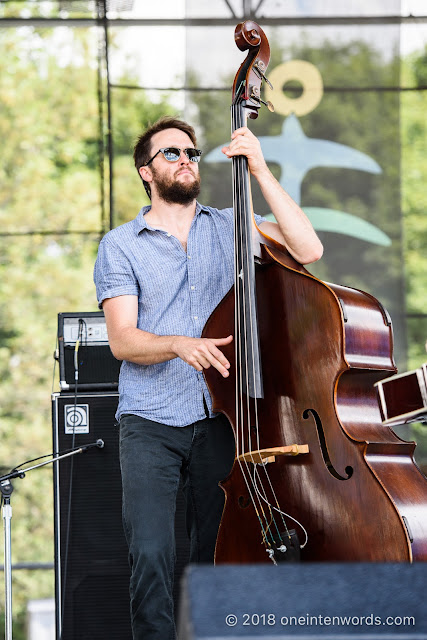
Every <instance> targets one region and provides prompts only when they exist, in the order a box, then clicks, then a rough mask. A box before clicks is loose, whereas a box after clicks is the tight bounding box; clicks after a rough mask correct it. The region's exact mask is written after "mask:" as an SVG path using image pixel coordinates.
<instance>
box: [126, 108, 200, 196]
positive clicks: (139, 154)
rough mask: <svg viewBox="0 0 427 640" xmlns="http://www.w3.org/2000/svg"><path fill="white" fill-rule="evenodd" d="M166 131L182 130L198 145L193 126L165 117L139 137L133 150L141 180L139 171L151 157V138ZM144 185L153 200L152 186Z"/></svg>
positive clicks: (171, 117) (145, 183)
mask: <svg viewBox="0 0 427 640" xmlns="http://www.w3.org/2000/svg"><path fill="white" fill-rule="evenodd" d="M165 129H180V131H183V132H184V133H186V134H187V135H188V137H189V138H190V140H191V142H192V143H193V145H194V146H196V145H197V140H196V134H195V132H194V129H193V127H192V126H191V125H189V124H188V123H187V122H184V120H179V119H178V118H175V117H173V116H163V117H162V118H160V119H159V120H157V121H156V122H154V124H152V125H150V126H149V127H148V129H147V130H146V131H145V132H144V133H143V134H142V135H141V136H139V138H138V140H137V141H136V144H135V147H134V149H133V159H134V162H135V167H136V170H137V171H138V175H139V177H140V178H141V180H142V176H141V175H140V173H139V170H140V168H141V167H143V166H144V165H145V163H146V162H148V161H149V159H150V157H151V138H152V137H153V136H154V134H156V133H159V131H164V130H165ZM142 183H143V185H144V188H145V190H146V192H147V195H148V197H149V198H150V200H151V189H150V185H149V184H148V182H145V180H142Z"/></svg>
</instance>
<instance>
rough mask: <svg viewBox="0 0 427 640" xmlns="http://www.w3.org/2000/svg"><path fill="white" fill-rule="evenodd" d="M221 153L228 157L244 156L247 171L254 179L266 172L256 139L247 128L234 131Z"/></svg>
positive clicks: (259, 145) (266, 168) (265, 165)
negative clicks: (247, 166) (246, 162)
mask: <svg viewBox="0 0 427 640" xmlns="http://www.w3.org/2000/svg"><path fill="white" fill-rule="evenodd" d="M221 151H222V152H223V153H224V154H225V155H226V156H227V157H228V158H232V157H233V156H246V157H247V159H248V165H249V171H250V172H251V173H252V175H253V176H254V177H257V176H259V175H260V174H262V173H263V172H265V171H268V167H267V164H266V162H265V160H264V156H263V154H262V150H261V144H260V142H259V140H258V138H257V137H256V136H255V135H254V134H253V133H252V131H251V130H250V129H248V127H241V128H240V129H236V130H235V131H234V132H233V133H232V134H231V142H230V144H229V145H228V147H223V148H222V149H221Z"/></svg>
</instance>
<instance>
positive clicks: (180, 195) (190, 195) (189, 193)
mask: <svg viewBox="0 0 427 640" xmlns="http://www.w3.org/2000/svg"><path fill="white" fill-rule="evenodd" d="M152 174H153V184H155V185H156V190H157V194H158V196H159V198H161V199H162V200H164V201H165V202H168V203H169V204H182V205H187V204H190V203H191V202H193V200H195V199H196V198H197V196H198V195H199V193H200V176H199V175H194V174H193V175H194V178H195V179H194V181H193V182H190V183H185V182H180V181H178V180H177V179H176V178H175V177H172V178H169V177H166V176H164V175H161V174H160V173H158V172H157V171H156V170H155V169H154V167H153V168H152Z"/></svg>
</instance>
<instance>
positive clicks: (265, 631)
mask: <svg viewBox="0 0 427 640" xmlns="http://www.w3.org/2000/svg"><path fill="white" fill-rule="evenodd" d="M233 535H244V532H240V533H239V534H236V533H234V534H233ZM184 576H185V577H184V580H183V586H182V588H181V605H180V612H179V613H180V615H179V626H178V639H179V640H222V639H224V640H225V639H227V638H228V639H230V638H248V639H249V638H254V637H256V638H262V639H263V640H267V639H270V638H271V640H278V639H279V638H281V639H282V640H285V639H286V640H290V639H291V638H293V639H295V640H298V638H300V640H303V639H304V640H307V639H308V638H310V639H313V640H314V639H315V638H329V640H333V639H334V638H335V639H343V638H347V639H348V640H349V639H350V638H357V640H364V639H366V640H374V639H375V640H392V639H393V638H398V639H399V640H420V638H427V608H426V606H425V585H426V577H427V565H426V564H425V563H420V564H414V565H411V564H398V565H397V564H378V563H372V564H364V563H360V564H351V563H344V564H327V563H317V564H303V563H301V564H300V563H296V564H290V563H286V564H281V565H278V566H276V567H275V566H273V565H272V564H271V565H259V564H258V565H250V566H249V565H246V566H245V565H234V566H231V565H228V566H227V565H221V566H216V567H213V566H212V567H209V566H200V565H199V566H196V565H192V566H189V567H187V569H186V571H185V574H184Z"/></svg>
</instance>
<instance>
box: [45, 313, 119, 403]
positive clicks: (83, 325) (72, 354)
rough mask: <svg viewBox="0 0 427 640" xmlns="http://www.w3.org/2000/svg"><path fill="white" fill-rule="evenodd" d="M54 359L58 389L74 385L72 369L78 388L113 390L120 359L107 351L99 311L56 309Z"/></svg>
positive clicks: (105, 330)
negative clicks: (57, 373)
mask: <svg viewBox="0 0 427 640" xmlns="http://www.w3.org/2000/svg"><path fill="white" fill-rule="evenodd" d="M76 345H77V347H78V349H77V350H76ZM58 360H59V386H60V388H61V390H63V391H68V390H74V389H75V385H76V379H75V373H76V369H77V372H78V380H77V387H78V390H79V391H99V390H114V391H115V390H117V387H118V381H119V372H120V365H121V363H120V361H119V360H116V358H115V357H114V356H113V354H112V353H111V349H110V346H109V342H108V335H107V325H106V323H105V317H104V312H103V311H87V312H80V313H78V312H76V313H58Z"/></svg>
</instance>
